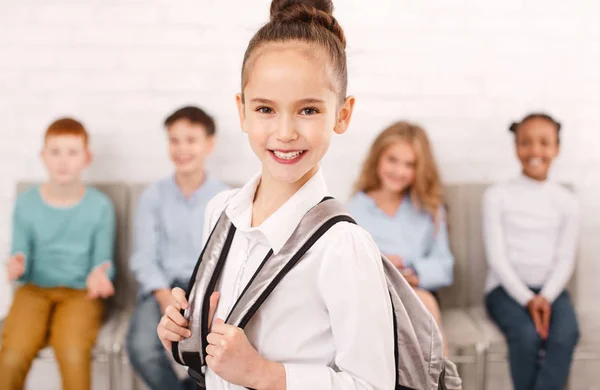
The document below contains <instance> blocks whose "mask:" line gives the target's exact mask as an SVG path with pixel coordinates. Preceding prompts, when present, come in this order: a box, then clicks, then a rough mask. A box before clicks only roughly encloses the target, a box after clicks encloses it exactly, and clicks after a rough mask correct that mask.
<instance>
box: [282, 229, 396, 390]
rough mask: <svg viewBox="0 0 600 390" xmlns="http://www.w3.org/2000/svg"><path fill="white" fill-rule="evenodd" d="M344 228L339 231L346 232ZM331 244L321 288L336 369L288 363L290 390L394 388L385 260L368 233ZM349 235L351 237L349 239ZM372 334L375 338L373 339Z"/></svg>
mask: <svg viewBox="0 0 600 390" xmlns="http://www.w3.org/2000/svg"><path fill="white" fill-rule="evenodd" d="M340 225H347V224H345V223H340V224H338V225H336V226H334V227H333V228H331V230H330V231H329V232H328V233H326V235H325V236H323V237H322V238H321V239H326V237H327V235H329V234H331V233H333V231H334V229H337V228H338V227H341V228H344V231H345V232H346V231H348V230H347V229H348V227H347V226H345V227H344V226H340ZM354 227H355V228H356V230H354V229H353V230H354V231H350V232H349V233H348V234H347V233H345V232H344V234H341V235H340V237H338V238H336V239H333V240H332V241H331V243H330V244H329V246H328V247H329V248H330V249H328V250H327V252H326V253H325V255H324V256H323V259H327V261H323V265H322V266H321V270H320V274H319V275H318V286H319V289H320V293H321V296H322V298H323V301H324V303H325V306H326V307H327V312H328V313H329V319H330V322H331V332H332V333H333V344H334V347H335V356H334V363H335V365H336V367H337V370H333V369H332V368H330V367H328V366H325V365H310V364H284V366H285V371H286V381H287V390H305V389H315V390H375V389H381V390H383V389H385V390H388V389H393V388H394V382H395V362H394V340H393V319H392V308H391V303H390V297H389V292H388V289H387V285H386V282H385V276H384V274H383V265H382V263H381V255H380V253H379V250H378V249H377V247H376V246H375V243H374V242H373V241H372V240H371V239H370V237H369V236H368V234H367V233H366V232H364V231H362V229H361V230H358V229H359V228H358V227H356V226H354ZM350 233H351V234H350ZM369 335H371V336H372V337H370V336H369Z"/></svg>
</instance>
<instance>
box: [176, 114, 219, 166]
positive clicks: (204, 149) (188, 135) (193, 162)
mask: <svg viewBox="0 0 600 390" xmlns="http://www.w3.org/2000/svg"><path fill="white" fill-rule="evenodd" d="M167 131H168V134H169V155H170V157H171V161H172V162H173V164H174V165H175V172H176V173H177V174H182V175H189V174H194V173H197V172H199V171H203V170H204V160H205V159H206V157H208V155H210V153H211V152H212V150H213V147H214V137H212V136H208V135H207V132H206V129H205V128H204V126H202V125H200V124H197V123H192V122H190V121H189V120H187V119H179V120H177V121H175V122H173V123H172V124H171V125H170V126H169V127H168V128H167Z"/></svg>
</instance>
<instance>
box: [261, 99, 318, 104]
mask: <svg viewBox="0 0 600 390" xmlns="http://www.w3.org/2000/svg"><path fill="white" fill-rule="evenodd" d="M250 102H252V103H262V104H275V102H274V101H272V100H269V99H264V98H254V99H252V100H250ZM298 103H300V104H318V103H321V104H324V103H325V100H323V99H316V98H306V99H301V100H299V101H298Z"/></svg>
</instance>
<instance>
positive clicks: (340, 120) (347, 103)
mask: <svg viewBox="0 0 600 390" xmlns="http://www.w3.org/2000/svg"><path fill="white" fill-rule="evenodd" d="M355 102H356V99H355V98H354V96H348V97H347V98H346V100H344V104H342V107H341V108H340V111H339V112H338V115H337V121H336V123H335V127H334V128H333V131H335V132H336V134H343V133H345V132H346V130H348V126H349V125H350V119H352V112H353V111H354V103H355Z"/></svg>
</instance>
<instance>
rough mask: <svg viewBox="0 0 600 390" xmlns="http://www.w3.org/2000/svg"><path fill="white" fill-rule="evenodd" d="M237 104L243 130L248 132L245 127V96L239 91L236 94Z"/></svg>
mask: <svg viewBox="0 0 600 390" xmlns="http://www.w3.org/2000/svg"><path fill="white" fill-rule="evenodd" d="M235 104H236V105H237V109H238V116H239V118H240V127H241V128H242V131H243V132H244V133H247V131H246V129H245V123H246V108H245V104H244V97H243V96H242V94H241V93H238V94H236V95H235Z"/></svg>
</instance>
